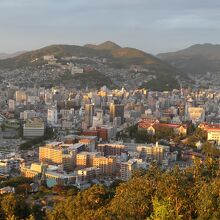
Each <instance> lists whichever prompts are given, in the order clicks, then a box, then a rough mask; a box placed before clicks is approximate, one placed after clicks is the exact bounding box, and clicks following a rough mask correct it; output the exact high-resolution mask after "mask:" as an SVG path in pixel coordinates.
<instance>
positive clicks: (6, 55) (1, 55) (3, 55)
mask: <svg viewBox="0 0 220 220" xmlns="http://www.w3.org/2000/svg"><path fill="white" fill-rule="evenodd" d="M25 52H26V51H18V52H15V53H0V60H4V59H7V58H12V57H16V56H18V55H20V54H23V53H25Z"/></svg>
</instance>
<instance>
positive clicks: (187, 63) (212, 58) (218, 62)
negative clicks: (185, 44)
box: [158, 44, 220, 74]
mask: <svg viewBox="0 0 220 220" xmlns="http://www.w3.org/2000/svg"><path fill="white" fill-rule="evenodd" d="M158 57H159V58H160V59H162V60H164V61H166V62H168V63H169V64H171V65H173V66H175V67H176V68H179V69H181V70H182V71H184V72H187V73H191V74H205V73H207V72H214V73H216V72H219V70H220V45H214V44H196V45H193V46H191V47H189V48H186V49H183V50H180V51H177V52H170V53H162V54H158Z"/></svg>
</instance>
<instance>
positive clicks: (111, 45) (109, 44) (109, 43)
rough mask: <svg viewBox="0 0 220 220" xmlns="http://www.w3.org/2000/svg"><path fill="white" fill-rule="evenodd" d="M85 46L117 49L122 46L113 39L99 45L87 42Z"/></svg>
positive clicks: (97, 48)
mask: <svg viewBox="0 0 220 220" xmlns="http://www.w3.org/2000/svg"><path fill="white" fill-rule="evenodd" d="M85 47H88V48H92V49H96V50H115V49H119V48H121V47H120V46H119V45H117V44H116V43H114V42H112V41H106V42H104V43H101V44H99V45H95V44H86V45H85Z"/></svg>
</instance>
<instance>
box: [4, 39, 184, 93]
mask: <svg viewBox="0 0 220 220" xmlns="http://www.w3.org/2000/svg"><path fill="white" fill-rule="evenodd" d="M45 55H54V56H55V58H57V59H58V62H63V61H62V60H61V59H60V58H61V57H72V56H75V57H87V60H85V61H82V60H81V61H80V62H81V64H83V63H82V62H85V64H88V63H86V62H89V63H93V65H94V68H95V69H96V70H97V71H98V72H99V74H104V75H105V76H107V77H108V78H109V82H110V80H113V81H114V82H115V83H116V84H117V85H118V86H123V85H124V84H126V85H128V86H130V87H131V86H132V87H135V86H137V85H138V86H140V87H147V88H148V89H156V90H170V89H173V88H178V81H177V78H178V77H181V76H182V72H181V71H179V70H177V69H176V68H174V67H172V66H171V65H169V64H167V63H165V62H163V61H161V60H160V59H158V58H157V57H155V56H153V55H151V54H148V53H146V52H144V51H141V50H138V49H135V48H130V47H124V48H122V47H120V46H119V45H117V44H115V43H113V42H111V41H106V42H104V43H102V44H99V45H92V44H87V45H85V46H76V45H50V46H47V47H44V48H41V49H38V50H34V51H30V52H26V53H23V54H21V55H18V56H16V57H13V58H8V59H5V60H0V69H9V70H13V69H15V68H23V67H40V66H42V65H43V64H46V61H44V59H43V57H44V56H45ZM93 58H98V59H100V60H103V59H104V58H106V59H105V60H107V62H105V63H102V67H103V66H104V69H103V68H102V69H97V68H99V67H100V64H99V63H98V61H94V59H93ZM89 59H90V60H89ZM72 62H74V63H76V62H77V61H76V60H74V61H72ZM78 62H79V61H78ZM99 62H100V61H99ZM132 66H138V71H137V70H134V68H132ZM139 69H141V70H140V71H139ZM138 77H139V78H138ZM99 78H100V79H101V78H102V77H99ZM125 81H127V82H125ZM99 84H100V82H99ZM130 87H129V88H130Z"/></svg>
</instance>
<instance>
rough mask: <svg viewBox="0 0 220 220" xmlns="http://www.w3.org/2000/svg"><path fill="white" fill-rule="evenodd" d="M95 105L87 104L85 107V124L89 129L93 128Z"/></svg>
mask: <svg viewBox="0 0 220 220" xmlns="http://www.w3.org/2000/svg"><path fill="white" fill-rule="evenodd" d="M94 110H95V108H94V105H93V104H86V105H85V123H86V125H87V127H91V126H92V122H93V116H94Z"/></svg>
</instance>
